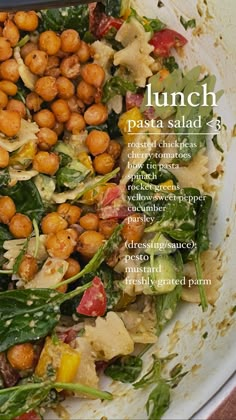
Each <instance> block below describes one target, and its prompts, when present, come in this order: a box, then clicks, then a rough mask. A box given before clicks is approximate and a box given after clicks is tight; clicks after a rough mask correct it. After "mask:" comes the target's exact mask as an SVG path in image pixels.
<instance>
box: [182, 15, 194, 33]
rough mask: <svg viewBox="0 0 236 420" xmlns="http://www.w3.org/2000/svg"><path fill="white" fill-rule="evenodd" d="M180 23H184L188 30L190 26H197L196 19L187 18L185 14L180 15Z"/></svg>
mask: <svg viewBox="0 0 236 420" xmlns="http://www.w3.org/2000/svg"><path fill="white" fill-rule="evenodd" d="M180 23H181V24H182V25H183V27H184V29H185V30H186V31H187V29H188V28H196V19H189V20H186V19H184V17H183V16H180Z"/></svg>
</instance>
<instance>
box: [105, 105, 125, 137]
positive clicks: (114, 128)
mask: <svg viewBox="0 0 236 420" xmlns="http://www.w3.org/2000/svg"><path fill="white" fill-rule="evenodd" d="M119 118H120V115H119V114H116V112H115V111H111V112H110V113H109V115H108V120H107V130H108V133H109V136H110V137H111V139H117V138H118V137H121V136H122V135H121V131H120V129H119V127H118V122H119Z"/></svg>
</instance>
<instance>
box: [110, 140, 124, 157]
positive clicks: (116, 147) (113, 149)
mask: <svg viewBox="0 0 236 420" xmlns="http://www.w3.org/2000/svg"><path fill="white" fill-rule="evenodd" d="M107 153H109V155H111V156H112V157H113V159H115V160H117V159H118V158H119V157H120V155H121V145H120V143H118V142H117V141H115V140H111V141H110V143H109V146H108V148H107Z"/></svg>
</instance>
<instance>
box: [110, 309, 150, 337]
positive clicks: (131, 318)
mask: <svg viewBox="0 0 236 420" xmlns="http://www.w3.org/2000/svg"><path fill="white" fill-rule="evenodd" d="M117 315H118V316H119V317H120V318H121V319H122V321H123V322H124V324H125V327H126V328H127V330H128V332H129V334H130V336H131V337H132V339H133V340H134V343H140V344H149V343H156V341H157V336H156V316H155V314H154V313H153V312H152V311H151V310H149V311H148V312H145V313H140V312H139V311H135V310H132V309H130V310H126V311H123V312H118V313H117Z"/></svg>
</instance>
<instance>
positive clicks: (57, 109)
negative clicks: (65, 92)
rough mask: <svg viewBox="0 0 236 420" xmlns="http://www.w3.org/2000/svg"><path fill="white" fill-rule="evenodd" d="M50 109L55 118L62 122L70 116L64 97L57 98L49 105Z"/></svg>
mask: <svg viewBox="0 0 236 420" xmlns="http://www.w3.org/2000/svg"><path fill="white" fill-rule="evenodd" d="M51 110H52V112H53V113H54V115H55V117H56V120H57V121H58V122H60V123H64V122H66V121H68V120H69V118H70V108H69V106H68V104H67V102H66V101H65V99H58V100H57V101H55V102H53V103H52V105H51Z"/></svg>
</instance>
